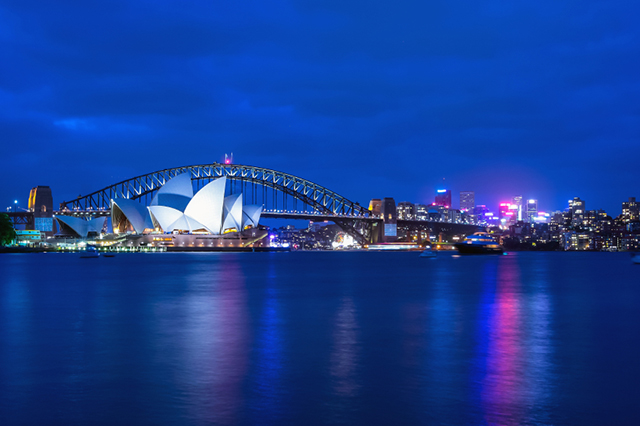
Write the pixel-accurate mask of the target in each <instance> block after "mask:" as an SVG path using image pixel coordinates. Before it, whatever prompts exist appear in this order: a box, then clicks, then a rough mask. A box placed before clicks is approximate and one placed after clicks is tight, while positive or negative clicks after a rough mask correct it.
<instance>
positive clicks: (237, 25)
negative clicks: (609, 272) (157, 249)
mask: <svg viewBox="0 0 640 426" xmlns="http://www.w3.org/2000/svg"><path fill="white" fill-rule="evenodd" d="M396 3H397V4H396ZM639 18H640V3H638V2H636V1H606V2H603V1H599V2H594V1H591V2H585V1H561V0H553V1H547V0H541V1H536V2H524V1H490V0H489V1H482V2H477V1H455V0H454V1H451V0H447V1H416V2H391V1H384V2H372V1H361V2H359V1H319V2H297V1H293V2H283V1H278V0H275V1H268V2H256V1H240V2H214V1H202V2H199V1H181V2H167V1H149V2H142V1H132V0H128V1H124V2H120V1H99V2H98V1H87V0H82V1H51V0H48V1H29V0H17V1H9V0H0V61H1V62H0V63H1V65H0V108H1V115H0V138H1V140H2V148H3V155H2V168H1V170H2V171H1V173H2V175H1V176H2V185H1V187H0V201H1V202H2V204H3V205H2V208H3V209H4V207H6V206H9V205H10V204H12V202H13V200H14V199H18V200H19V202H20V204H21V205H22V206H25V207H26V204H27V197H28V193H29V189H30V188H31V187H33V186H36V185H50V186H51V187H52V190H53V194H54V198H55V202H56V203H59V202H60V201H62V200H69V199H71V198H75V197H76V196H78V195H79V194H83V195H84V194H87V193H89V192H92V191H95V190H98V189H101V188H103V187H104V186H107V185H109V184H112V183H115V182H117V181H120V180H124V179H128V178H131V177H134V176H137V175H141V174H145V173H149V172H153V171H156V170H160V169H163V168H169V167H177V166H185V165H192V164H203V163H210V162H213V161H222V160H223V159H224V153H225V152H226V153H229V152H233V154H234V160H235V163H238V164H249V165H255V166H262V167H267V168H272V169H276V170H281V171H284V172H288V173H291V174H294V175H297V176H300V177H303V178H307V179H309V180H311V181H314V182H316V183H318V184H321V185H324V186H326V187H328V188H330V189H332V190H334V191H336V192H338V193H339V194H341V195H344V196H345V197H347V198H349V199H352V200H354V201H359V202H360V203H361V204H368V202H369V199H370V198H381V197H394V198H395V200H396V201H398V202H399V201H412V202H423V203H428V202H432V201H433V197H434V193H435V190H436V189H437V188H443V187H446V188H449V189H451V190H452V191H453V194H454V197H453V199H454V207H457V206H458V192H459V191H461V190H473V191H475V192H476V203H477V204H487V205H489V206H490V207H491V208H492V209H493V210H496V209H497V207H496V205H497V203H498V202H499V201H501V199H511V198H512V197H513V196H515V195H523V196H524V197H525V198H537V199H538V200H539V209H540V210H541V211H552V210H558V209H560V210H561V209H564V208H565V207H566V206H567V200H569V199H570V198H573V197H574V196H579V197H581V198H583V199H585V200H586V207H587V209H595V208H604V209H606V210H607V211H608V212H609V213H610V214H612V215H613V216H616V215H618V214H619V213H620V204H621V202H623V201H626V200H627V199H628V197H629V196H637V197H640V37H639V35H640V25H639V24H638V22H639Z"/></svg>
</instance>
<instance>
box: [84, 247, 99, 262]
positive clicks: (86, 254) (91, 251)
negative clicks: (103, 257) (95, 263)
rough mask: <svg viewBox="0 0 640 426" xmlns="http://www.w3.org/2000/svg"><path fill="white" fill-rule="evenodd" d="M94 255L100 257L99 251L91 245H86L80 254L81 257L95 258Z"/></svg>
mask: <svg viewBox="0 0 640 426" xmlns="http://www.w3.org/2000/svg"><path fill="white" fill-rule="evenodd" d="M96 257H100V253H98V250H97V249H96V248H95V247H93V246H87V249H86V250H85V251H83V252H82V253H81V254H80V258H81V259H95V258H96Z"/></svg>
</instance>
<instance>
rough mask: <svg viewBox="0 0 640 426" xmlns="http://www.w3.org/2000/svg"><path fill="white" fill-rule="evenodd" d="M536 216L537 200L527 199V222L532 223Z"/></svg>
mask: <svg viewBox="0 0 640 426" xmlns="http://www.w3.org/2000/svg"><path fill="white" fill-rule="evenodd" d="M537 217H538V200H533V199H529V200H527V222H530V223H534V222H535V221H536V218H537Z"/></svg>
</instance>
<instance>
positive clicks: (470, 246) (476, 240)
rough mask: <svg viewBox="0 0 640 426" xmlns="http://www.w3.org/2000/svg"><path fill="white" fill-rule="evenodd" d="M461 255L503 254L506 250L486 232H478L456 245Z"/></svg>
mask: <svg viewBox="0 0 640 426" xmlns="http://www.w3.org/2000/svg"><path fill="white" fill-rule="evenodd" d="M454 247H455V248H456V249H458V252H459V253H460V254H502V253H504V248H503V247H502V246H501V245H500V244H498V242H497V241H496V240H495V239H494V238H493V237H492V236H491V235H489V234H487V233H486V232H476V233H475V234H473V235H468V236H467V237H465V239H464V241H462V242H461V243H456V244H454Z"/></svg>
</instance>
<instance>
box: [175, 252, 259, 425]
mask: <svg viewBox="0 0 640 426" xmlns="http://www.w3.org/2000/svg"><path fill="white" fill-rule="evenodd" d="M187 285H188V286H190V287H191V290H192V291H190V292H189V293H188V296H187V297H186V298H185V301H184V306H183V309H184V315H185V324H184V331H185V332H184V334H182V336H181V339H182V342H181V344H180V345H179V347H181V348H184V354H183V359H181V360H178V363H179V365H181V366H183V367H184V371H183V374H179V375H178V376H177V377H176V378H177V379H178V380H179V386H180V388H181V389H183V390H184V393H185V396H186V401H185V402H186V403H187V407H188V411H189V416H190V417H191V418H193V419H202V420H207V421H214V422H215V423H216V424H237V423H238V422H239V421H240V420H241V417H240V416H241V413H240V411H241V410H240V406H241V403H242V385H243V381H244V379H245V375H246V372H247V366H248V349H249V339H250V336H249V329H248V321H249V320H248V313H247V307H246V303H247V301H246V298H247V295H246V288H245V282H244V277H243V274H242V270H241V268H240V266H239V265H238V264H237V263H236V262H235V260H230V261H228V262H227V263H226V264H224V265H220V264H217V265H215V267H213V268H204V269H203V270H202V271H201V272H199V273H197V274H193V275H191V276H190V277H188V280H187ZM211 288H214V289H215V291H214V292H211V291H210V289H211ZM168 303H170V302H168Z"/></svg>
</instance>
